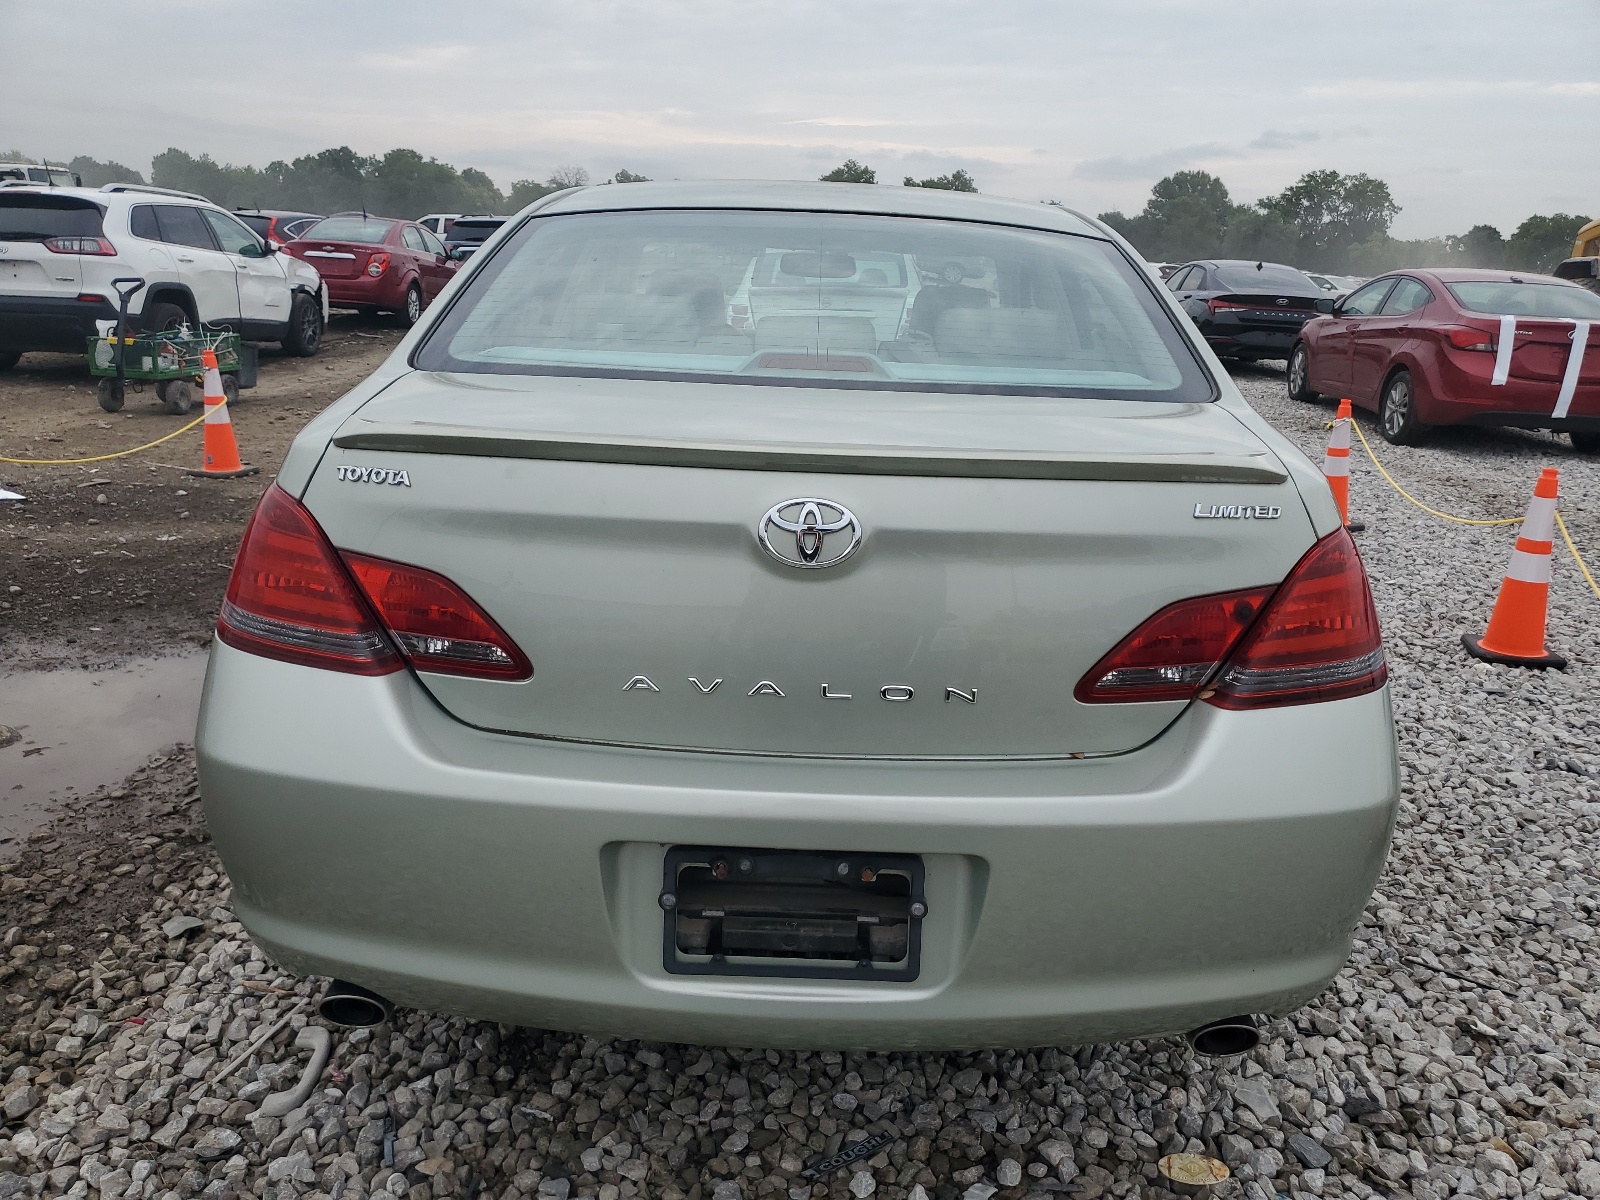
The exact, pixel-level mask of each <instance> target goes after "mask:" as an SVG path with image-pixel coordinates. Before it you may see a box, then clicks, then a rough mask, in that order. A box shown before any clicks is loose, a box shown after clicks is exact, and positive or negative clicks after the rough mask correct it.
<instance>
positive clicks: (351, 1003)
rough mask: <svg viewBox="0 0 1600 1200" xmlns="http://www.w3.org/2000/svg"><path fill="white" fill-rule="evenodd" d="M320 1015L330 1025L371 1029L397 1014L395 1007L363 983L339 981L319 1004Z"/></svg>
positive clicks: (336, 980)
mask: <svg viewBox="0 0 1600 1200" xmlns="http://www.w3.org/2000/svg"><path fill="white" fill-rule="evenodd" d="M317 1015H318V1016H319V1017H321V1018H322V1019H323V1020H324V1021H326V1022H328V1024H330V1025H344V1026H346V1027H348V1028H352V1029H370V1028H372V1027H373V1026H374V1025H382V1024H383V1023H384V1022H385V1021H387V1020H388V1019H389V1018H390V1017H392V1016H393V1015H394V1005H393V1004H390V1003H389V1001H387V1000H385V999H384V998H383V997H382V996H380V995H378V993H377V992H369V991H368V990H367V989H366V988H364V987H361V986H360V985H359V984H354V983H346V982H345V981H344V980H342V979H335V980H334V981H333V982H332V983H330V984H329V985H328V990H327V991H326V992H324V993H323V994H322V999H321V1000H319V1001H317Z"/></svg>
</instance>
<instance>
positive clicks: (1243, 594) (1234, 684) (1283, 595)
mask: <svg viewBox="0 0 1600 1200" xmlns="http://www.w3.org/2000/svg"><path fill="white" fill-rule="evenodd" d="M1385 676H1386V668H1385V666H1384V660H1383V643H1382V640H1381V639H1380V637H1379V633H1378V614H1377V612H1376V610H1375V609H1374V608H1373V605H1372V593H1371V591H1370V590H1369V589H1368V587H1367V576H1366V572H1365V571H1364V570H1363V569H1362V567H1361V558H1360V556H1359V555H1358V554H1357V553H1356V547H1355V543H1354V542H1353V541H1351V540H1350V535H1349V534H1348V533H1346V532H1345V531H1344V530H1343V529H1340V530H1336V531H1335V532H1333V533H1330V534H1329V535H1328V536H1327V537H1325V538H1323V539H1322V540H1321V541H1319V542H1318V543H1317V544H1316V545H1315V546H1313V547H1312V548H1311V549H1310V550H1309V551H1307V553H1306V554H1305V556H1304V557H1303V558H1301V560H1300V561H1299V562H1298V563H1297V564H1296V565H1295V568H1294V570H1292V571H1290V572H1289V576H1288V578H1287V579H1285V580H1284V581H1283V582H1282V583H1281V584H1279V585H1278V586H1277V587H1276V588H1273V587H1259V588H1249V589H1246V590H1243V591H1237V592H1223V593H1220V594H1217V595H1211V596H1195V597H1193V598H1191V599H1188V600H1180V601H1178V602H1177V603H1176V604H1169V605H1168V606H1167V607H1166V608H1163V609H1162V610H1161V611H1159V612H1157V613H1156V614H1155V615H1154V616H1152V617H1150V618H1149V619H1148V620H1146V621H1145V622H1143V623H1142V624H1141V625H1140V626H1139V627H1138V628H1137V629H1135V630H1134V631H1133V632H1132V633H1130V634H1129V635H1128V636H1127V637H1125V638H1123V639H1122V641H1121V642H1119V643H1117V645H1116V647H1115V648H1113V649H1112V651H1111V652H1110V653H1109V654H1107V655H1106V656H1105V657H1104V658H1102V659H1101V660H1100V661H1099V662H1098V663H1096V664H1095V665H1094V667H1093V669H1092V670H1090V671H1089V673H1088V674H1087V675H1085V676H1084V677H1083V679H1082V680H1080V681H1079V683H1078V686H1077V688H1076V690H1075V691H1074V693H1073V694H1074V695H1075V696H1076V697H1077V699H1078V700H1079V701H1080V702H1082V703H1084V704H1118V703H1123V704H1125V703H1130V702H1134V701H1146V702H1149V701H1159V700H1193V699H1195V698H1197V697H1198V698H1199V699H1202V700H1209V701H1210V702H1211V703H1212V704H1215V705H1218V706H1220V707H1222V708H1266V707H1270V706H1274V705H1284V704H1307V703H1310V702H1312V701H1315V700H1337V699H1340V698H1342V697H1345V696H1356V695H1360V694H1361V693H1362V692H1370V691H1374V690H1375V689H1377V688H1379V687H1382V686H1383V681H1384V678H1385Z"/></svg>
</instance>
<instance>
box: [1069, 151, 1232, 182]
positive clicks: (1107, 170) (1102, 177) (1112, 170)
mask: <svg viewBox="0 0 1600 1200" xmlns="http://www.w3.org/2000/svg"><path fill="white" fill-rule="evenodd" d="M1238 157H1240V154H1239V151H1237V150H1235V149H1233V148H1232V147H1230V146H1223V145H1219V144H1218V143H1216V142H1207V143H1204V144H1202V145H1197V146H1181V147H1179V148H1177V149H1175V150H1163V151H1161V152H1160V153H1159V154H1149V155H1145V156H1143V157H1141V158H1130V157H1125V156H1122V155H1114V156H1112V157H1110V158H1091V159H1089V160H1088V161H1086V162H1080V163H1079V164H1078V165H1077V166H1076V167H1074V168H1073V170H1072V176H1073V178H1074V179H1087V180H1093V181H1096V182H1107V183H1118V182H1124V181H1128V180H1140V179H1152V178H1158V177H1160V176H1162V175H1170V174H1171V173H1172V172H1174V171H1181V170H1183V169H1184V168H1186V167H1192V166H1196V165H1198V164H1200V163H1204V162H1212V161H1215V160H1216V159H1219V158H1238Z"/></svg>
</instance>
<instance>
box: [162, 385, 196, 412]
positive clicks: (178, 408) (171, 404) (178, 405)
mask: <svg viewBox="0 0 1600 1200" xmlns="http://www.w3.org/2000/svg"><path fill="white" fill-rule="evenodd" d="M156 395H157V396H160V397H161V407H162V409H163V410H164V411H165V412H167V413H169V414H170V415H172V416H174V417H184V416H188V415H189V414H190V413H191V412H193V411H194V406H195V401H196V400H198V399H200V393H199V392H198V391H197V390H196V389H195V386H194V384H193V383H192V382H190V381H189V380H187V379H166V380H163V381H162V382H160V383H158V384H157V385H156Z"/></svg>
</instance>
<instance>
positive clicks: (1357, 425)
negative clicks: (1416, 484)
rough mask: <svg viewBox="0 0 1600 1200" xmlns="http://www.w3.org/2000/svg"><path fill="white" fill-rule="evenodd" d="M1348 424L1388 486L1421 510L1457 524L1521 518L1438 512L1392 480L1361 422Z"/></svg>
mask: <svg viewBox="0 0 1600 1200" xmlns="http://www.w3.org/2000/svg"><path fill="white" fill-rule="evenodd" d="M1350 426H1351V428H1352V429H1354V430H1355V431H1356V436H1357V437H1359V438H1360V439H1361V446H1362V449H1364V450H1365V451H1366V452H1367V457H1368V458H1370V459H1371V460H1372V465H1373V466H1375V467H1377V468H1378V474H1380V475H1382V476H1383V477H1384V478H1385V479H1387V480H1388V481H1389V486H1390V487H1392V488H1393V489H1394V490H1395V491H1397V492H1399V493H1400V494H1401V495H1402V496H1404V497H1405V498H1406V499H1407V500H1409V501H1411V503H1413V504H1415V505H1416V506H1417V507H1418V508H1420V509H1421V510H1422V511H1423V512H1425V513H1432V514H1433V515H1434V516H1436V517H1440V518H1442V519H1443V520H1446V521H1454V522H1456V524H1458V525H1515V524H1516V523H1517V522H1519V521H1521V520H1522V518H1521V517H1501V518H1500V519H1499V520H1496V521H1474V520H1472V519H1471V518H1469V517H1452V516H1451V515H1450V514H1449V513H1447V512H1440V511H1439V510H1438V509H1437V508H1429V507H1428V506H1427V505H1426V504H1424V503H1423V502H1422V501H1421V500H1418V499H1417V498H1416V497H1415V496H1413V495H1412V494H1411V493H1410V492H1408V491H1406V490H1405V488H1403V487H1401V486H1400V485H1399V484H1398V483H1396V482H1395V481H1394V476H1393V475H1391V474H1389V472H1387V471H1385V470H1384V469H1383V464H1382V463H1381V462H1379V461H1378V456H1377V455H1376V454H1374V453H1373V452H1372V443H1370V442H1368V441H1367V435H1366V434H1365V433H1363V432H1362V430H1361V422H1360V421H1357V420H1355V419H1354V418H1352V419H1351V421H1350Z"/></svg>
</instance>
